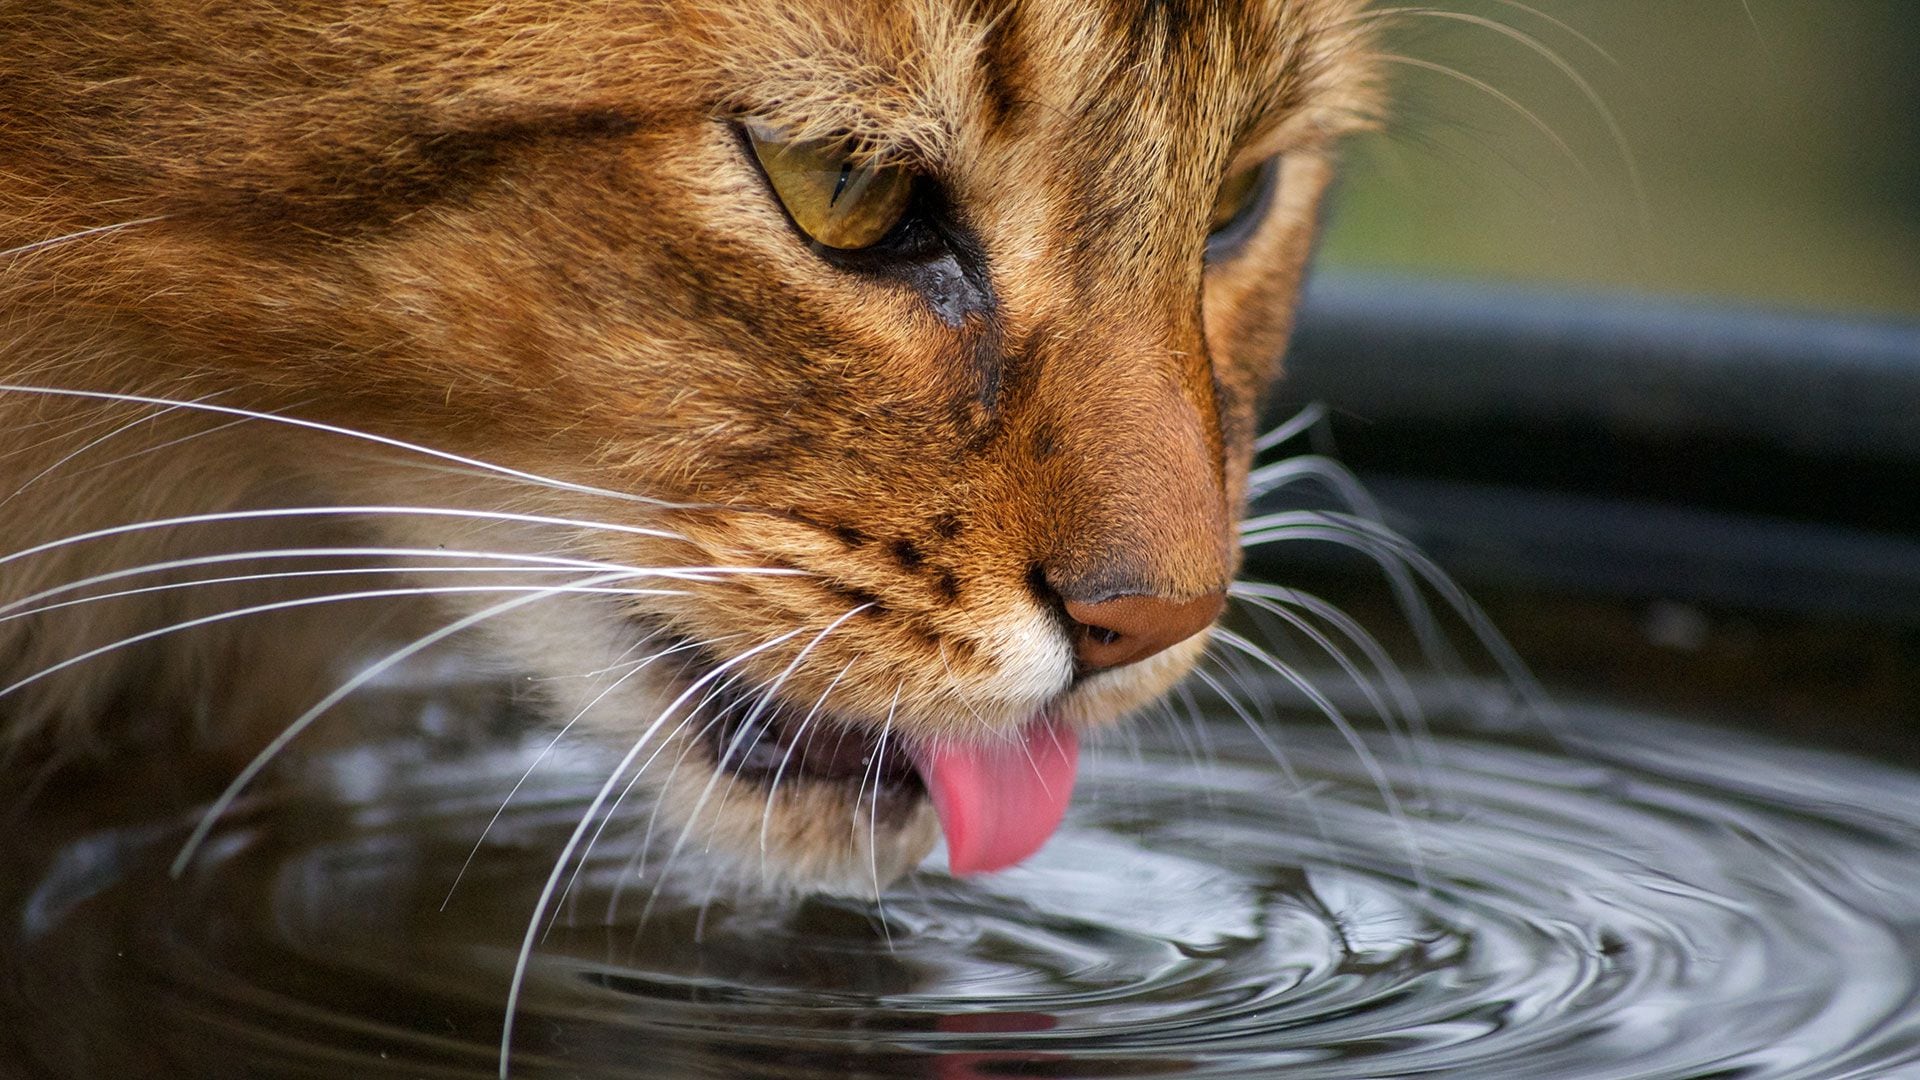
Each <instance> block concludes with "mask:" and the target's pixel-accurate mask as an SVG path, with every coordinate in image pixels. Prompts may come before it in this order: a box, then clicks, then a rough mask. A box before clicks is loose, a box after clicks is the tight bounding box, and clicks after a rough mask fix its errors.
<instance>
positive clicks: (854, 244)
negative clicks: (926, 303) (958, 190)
mask: <svg viewBox="0 0 1920 1080" xmlns="http://www.w3.org/2000/svg"><path fill="white" fill-rule="evenodd" d="M742 127H743V128H744V129H745V131H746V134H747V141H748V142H749V143H750V144H752V146H753V156H754V158H755V159H757V160H758V161H759V162H760V168H761V170H762V171H763V172H765V173H766V174H767V182H768V183H770V184H771V185H772V186H773V190H774V193H775V194H776V195H778V196H780V202H781V204H782V205H784V206H785V207H786V209H787V216H788V217H790V218H792V219H793V223H794V224H795V225H798V226H799V227H800V231H801V232H803V233H806V234H807V237H808V238H809V239H811V240H813V241H814V242H815V243H817V244H822V245H824V246H826V247H830V248H836V249H839V250H841V251H855V250H859V249H861V248H868V247H872V246H873V245H875V244H877V243H879V242H880V241H881V240H884V239H885V238H886V236H887V234H888V233H891V232H892V231H893V229H894V226H896V225H898V224H900V219H901V218H903V217H905V216H906V213H907V201H908V198H909V197H910V196H911V195H912V194H913V174H912V173H911V172H909V171H907V169H906V168H905V167H904V166H901V165H896V164H889V163H888V162H886V161H883V160H875V159H872V158H865V159H863V158H862V157H861V156H860V155H859V153H858V152H857V148H856V147H854V146H852V145H850V144H849V143H848V142H847V141H846V140H844V139H786V138H783V137H782V136H781V135H780V133H779V132H777V131H775V130H774V129H772V128H768V127H765V126H763V125H760V124H755V123H751V122H749V123H746V124H743V125H742Z"/></svg>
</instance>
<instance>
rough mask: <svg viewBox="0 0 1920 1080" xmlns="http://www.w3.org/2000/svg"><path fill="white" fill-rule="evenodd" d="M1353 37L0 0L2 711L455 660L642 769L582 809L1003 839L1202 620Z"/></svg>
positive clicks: (1144, 20) (409, 1)
mask: <svg viewBox="0 0 1920 1080" xmlns="http://www.w3.org/2000/svg"><path fill="white" fill-rule="evenodd" d="M1369 26H1370V18H1369V16H1368V15H1367V13H1366V12H1365V11H1364V10H1363V4H1362V2H1361V0H1212V2H1205V0H781V2H778V3H774V2H770V0H701V2H698V3H693V2H688V3H667V4H662V3H645V2H628V0H608V2H605V3H596V4H560V3H551V2H527V3H512V4H498V3H477V2H468V0H437V2H433V3H424V2H419V0H402V2H396V3H379V4H372V3H362V2H358V0H348V2H340V0H330V2H327V3H314V2H310V0H283V2H277V3H273V4H268V3H265V2H259V0H220V2H215V3H182V2H178V0H154V2H150V3H144V4H133V5H129V4H125V3H120V2H117V0H116V2H109V0H16V2H15V3H12V4H10V5H8V6H7V7H6V8H5V10H4V11H0V104H4V106H5V107H4V108H3V109H0V162H3V163H4V164H3V165H0V315H3V316H4V318H0V383H4V384H6V389H4V390H0V499H4V500H5V501H4V502H3V503H0V559H4V560H5V561H4V562H0V687H4V688H5V690H4V694H0V735H4V737H5V739H6V741H7V742H9V743H10V744H12V746H13V748H14V750H15V751H16V752H24V751H47V752H57V753H68V752H73V751H75V750H78V749H82V748H86V747H89V746H93V745H100V746H103V747H106V748H109V749H115V750H117V751H118V752H122V753H127V752H137V751H138V749H139V747H140V746H141V745H143V744H145V745H148V747H149V749H150V750H152V748H153V747H154V746H155V745H163V744H160V743H158V742H157V740H158V738H159V737H158V736H156V735H155V732H157V731H161V730H166V731H174V732H178V731H186V732H190V733H192V734H193V735H194V736H195V737H196V738H198V739H200V740H202V741H204V742H207V743H211V744H216V745H226V746H228V747H230V748H232V750H233V751H234V752H238V753H241V754H251V753H253V752H254V751H256V750H258V749H260V747H261V746H262V745H263V744H264V743H265V740H267V739H270V738H272V737H274V736H275V735H277V734H284V736H285V737H287V738H291V737H294V736H297V735H298V734H300V733H302V732H304V731H305V730H306V728H307V727H308V726H310V725H312V724H315V723H326V722H333V723H342V724H350V723H351V719H350V717H345V716H342V717H337V718H336V717H333V716H330V715H328V714H329V713H331V712H333V711H334V710H333V708H332V706H333V704H334V701H335V700H336V699H340V700H344V701H345V705H343V706H342V708H343V709H344V708H350V706H351V697H352V695H351V691H352V690H353V688H354V687H355V686H357V685H358V682H356V681H355V679H356V675H355V673H356V672H361V671H365V670H367V667H368V665H369V664H370V663H371V664H374V665H376V666H377V665H379V664H381V663H385V662H386V661H384V660H382V659H381V658H383V657H397V658H399V659H404V658H405V657H406V656H410V655H413V654H414V653H417V652H420V651H424V650H425V649H427V648H433V647H447V646H449V645H455V644H464V645H466V646H467V647H468V648H471V649H474V650H476V651H477V652H478V653H479V654H480V655H482V656H484V657H486V658H487V659H488V661H489V662H490V663H492V664H494V665H496V666H498V667H499V668H500V669H501V670H502V671H504V672H506V673H508V674H510V675H511V676H513V677H515V678H518V679H523V680H527V681H528V685H531V686H534V687H537V688H539V692H540V693H541V695H542V699H541V700H542V705H543V708H544V709H545V711H546V713H547V714H548V715H550V716H551V718H552V719H553V720H554V722H555V723H556V725H558V724H568V723H570V722H576V721H577V724H578V725H579V727H580V728H581V729H583V730H587V731H591V732H592V733H593V737H595V738H598V739H602V740H606V741H607V742H609V743H611V744H613V745H615V746H616V747H618V748H619V749H620V751H621V752H622V753H623V754H624V755H625V760H624V762H623V764H622V766H621V770H620V772H619V773H618V774H616V775H615V776H613V777H611V778H610V779H609V781H608V789H607V790H606V792H603V795H602V802H597V803H596V804H595V805H594V806H593V807H590V808H587V809H588V815H587V816H588V817H589V818H590V817H591V816H592V815H593V814H594V813H597V812H599V811H601V810H603V809H605V806H604V803H605V802H606V801H608V800H610V799H611V798H613V797H617V796H618V795H620V793H621V792H622V791H623V789H625V788H626V787H627V785H629V784H630V783H631V782H633V781H634V778H635V777H636V776H637V777H638V778H639V785H640V788H641V790H644V791H647V792H650V793H651V794H652V795H653V796H654V797H655V798H658V799H661V800H664V802H663V805H664V807H665V808H666V813H667V816H668V818H669V819H671V820H672V821H673V822H674V823H675V824H677V825H680V826H684V827H688V828H690V829H691V831H692V832H691V835H693V836H695V837H696V838H698V839H699V841H700V842H702V843H703V844H707V845H712V846H717V847H719V848H721V849H723V850H733V851H737V852H739V853H740V854H741V855H742V856H743V863H744V865H745V866H747V867H748V868H749V870H750V871H751V872H754V873H764V874H765V875H766V876H767V877H768V878H770V879H771V880H773V881H775V882H778V883H783V884H786V885H791V886H794V887H800V888H809V889H829V890H840V891H848V890H851V891H869V890H871V889H873V888H875V887H877V886H878V885H880V884H882V883H884V882H885V881H887V880H889V879H891V878H893V877H895V876H897V875H898V874H900V873H902V872H904V871H906V870H908V869H910V868H911V867H913V866H914V865H915V864H916V863H917V862H918V861H919V860H920V859H921V858H922V857H923V856H924V855H925V854H926V853H927V852H928V851H929V850H930V848H931V847H932V845H933V844H934V842H935V841H936V839H937V837H938V834H939V832H940V830H941V828H942V827H944V830H945V832H946V835H947V840H948V845H949V851H950V856H951V859H952V865H953V867H954V869H955V870H956V871H960V872H966V871H972V870H989V869H993V868H997V867H999V866H1004V865H1007V864H1010V863H1013V862H1016V861H1018V860H1019V859H1021V858H1024V857H1025V856H1026V855H1027V854H1029V853H1030V852H1031V851H1033V850H1034V849H1036V848H1037V847H1038V846H1039V845H1040V844H1041V843H1043V842H1044V841H1045V840H1046V838H1047V836H1048V835H1049V834H1050V833H1051V831H1052V830H1053V828H1054V826H1055V824H1057V822H1058V821H1059V818H1060V814H1061V813H1062V812H1063V810H1064V807H1065V804H1066V800H1067V796H1068V792H1069V791H1070V790H1071V787H1072V782H1073V776H1074V766H1075V747H1076V745H1077V742H1078V739H1079V736H1080V735H1081V734H1083V733H1087V732H1091V731H1094V730H1095V729H1099V728H1101V727H1104V726H1107V725H1111V724H1114V723H1117V722H1119V721H1120V720H1121V719H1122V718H1123V717H1125V716H1126V715H1127V714H1128V713H1129V712H1130V711H1132V710H1134V709H1136V708H1138V707H1139V706H1141V705H1142V704H1144V703H1147V702H1150V701H1152V700H1153V699H1155V698H1156V697H1157V696H1158V695H1160V694H1162V693H1163V692H1165V691H1166V690H1167V689H1168V688H1169V687H1170V686H1172V685H1173V684H1174V683H1175V682H1176V681H1177V680H1178V679H1180V678H1181V676H1182V675H1183V674H1184V673H1185V672H1186V671H1187V670H1188V668H1189V667H1190V666H1191V665H1192V664H1193V663H1194V662H1195V660H1196V658H1197V657H1198V656H1199V655H1200V653H1201V650H1202V649H1203V648H1204V647H1205V643H1206V639H1207V635H1206V630H1207V627H1208V626H1209V625H1210V624H1211V622H1212V621H1213V619H1214V618H1215V616H1216V615H1217V614H1218V613H1219V611H1220V609H1221V606H1222V604H1223V597H1224V591H1225V589H1226V586H1227V584H1228V581H1229V579H1230V578H1231V576H1232V575H1233V573H1234V571H1235V569H1236V566H1237V562H1238V542H1237V536H1236V524H1237V520H1238V517H1239V513H1240V508H1241V504H1242V501H1243V495H1244V488H1245V478H1246V474H1247V469H1248V466H1249V462H1250V459H1251V454H1252V450H1251V444H1252V439H1253V435H1254V423H1255V413H1256V405H1257V403H1258V399H1259V397H1260V395H1261V393H1262V391H1263V388H1264V387H1265V386H1266V385H1267V384H1268V383H1269V381H1270V380H1271V379H1273V378H1274V377H1275V374H1276V371H1277V368H1278V359H1279V356H1280V353H1281V351H1282V349H1283V346H1284V343H1285V341H1286V338H1287V335H1288V331H1289V325H1290V318H1291V311H1292V306H1293V304H1294V298H1295V294H1296V292H1297V289H1298V287H1299V284H1300V278H1301V274H1302V271H1303V267H1304V265H1305V263H1306V260H1307V256H1308V251H1309V248H1310V246H1311V241H1312V237H1313V232H1314V226H1315V216H1316V206H1317V204H1318V202H1319V200H1320V197H1321V194H1322V191H1323V189H1324V188H1325V186H1326V184H1327V182H1328V179H1329V175H1330V171H1331V154H1332V152H1333V148H1334V145H1335V143H1336V141H1337V140H1338V138H1339V137H1340V136H1341V135H1342V134H1343V133H1345V132H1348V131H1351V130H1353V129H1355V128H1358V127H1362V126H1366V125H1368V124H1369V123H1370V120H1371V117H1372V116H1373V114H1374V112H1375V104H1376V77H1375V72H1374V70H1373V66H1372V62H1371V60H1370V58H1369V54H1368V48H1367V35H1368V31H1369ZM243 578H244V579H247V580H237V579H243ZM108 593H112V594H116V595H114V596H112V597H110V598H108V597H105V595H104V594H108ZM89 598H92V599H89ZM83 600H84V601H85V602H75V601H83ZM369 657H371V658H373V659H372V660H369ZM361 681H364V679H361ZM289 724H292V725H294V726H293V727H291V728H289V727H288V725H289ZM166 745H170V744H166ZM129 747H131V748H132V749H129ZM153 752H162V751H153ZM248 775H251V774H250V773H249V774H248ZM503 788H504V783H503ZM850 821H851V822H856V823H859V825H860V826H862V827H856V828H849V822H850ZM583 825H584V821H583ZM748 855H750V856H751V857H750V858H745V856H748Z"/></svg>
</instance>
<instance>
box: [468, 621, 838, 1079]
mask: <svg viewBox="0 0 1920 1080" xmlns="http://www.w3.org/2000/svg"><path fill="white" fill-rule="evenodd" d="M799 633H800V631H798V630H789V631H788V632H786V633H785V634H782V635H780V636H779V637H777V638H774V639H773V640H771V641H768V642H765V643H763V644H760V645H756V646H754V647H753V648H751V649H748V650H747V651H745V652H743V653H741V654H740V655H738V656H735V657H733V658H732V659H730V660H725V661H722V662H721V663H720V664H718V665H716V666H715V667H714V668H713V670H711V671H709V672H707V673H706V674H705V675H702V676H701V677H700V678H699V679H697V680H695V681H694V683H693V684H692V685H691V686H689V687H687V688H686V689H685V690H683V691H681V692H680V696H678V697H676V698H674V699H673V701H672V702H671V703H669V704H668V705H667V707H666V708H665V709H664V710H662V711H661V713H660V715H659V716H658V717H657V718H655V719H654V720H653V721H652V722H651V723H649V724H648V725H647V728H646V730H644V731H642V732H641V733H640V737H639V738H638V739H636V740H635V741H634V743H633V745H632V747H630V748H629V749H628V750H627V752H626V755H625V756H624V757H622V758H621V759H620V762H619V764H618V765H616V766H615V767H614V770H613V773H612V774H611V775H610V776H608V777H607V782H606V783H604V784H602V785H601V786H600V790H599V791H598V792H597V793H595V795H594V797H593V801H592V802H591V803H590V804H589V805H588V806H587V810H586V812H585V813H584V814H582V815H581V817H580V824H579V825H577V826H575V827H574V830H573V833H572V835H571V836H569V837H568V838H567V842H566V845H565V846H564V847H563V848H562V849H561V851H560V856H559V858H557V859H555V860H554V864H553V870H552V872H551V873H549V874H548V875H547V880H546V883H545V884H544V885H543V886H542V887H541V889H540V897H539V899H538V900H537V901H536V902H535V903H534V908H533V915H532V917H531V918H529V919H528V920H527V932H526V936H525V937H524V938H523V939H522V940H521V943H520V952H519V956H518V957H517V958H516V959H515V961H514V965H513V977H512V979H511V980H510V981H509V983H508V986H507V1004H506V1014H505V1017H504V1019H503V1020H502V1022H501V1030H500V1074H499V1075H500V1080H507V1073H508V1066H509V1063H510V1061H511V1060H512V1055H513V1021H514V1014H515V1013H516V1011H517V1010H518V1009H519V1005H520V993H521V990H522V989H523V988H524V987H525V985H526V979H527V964H528V962H529V961H530V960H531V959H532V957H533V946H534V942H535V940H536V939H537V937H538V935H539V931H540V922H541V919H542V917H543V916H545V915H546V913H547V908H548V905H550V904H551V903H552V902H553V896H554V891H555V890H556V889H558V888H559V887H560V878H561V876H562V875H563V874H564V873H565V872H566V867H567V864H568V863H569V862H571V861H572V860H573V853H574V851H575V850H577V849H578V848H579V846H580V842H581V840H582V839H584V838H585V836H586V833H587V828H588V826H589V825H590V824H592V822H593V819H594V818H595V817H597V816H599V813H600V808H601V807H602V806H603V805H605V804H606V801H607V797H608V796H609V795H611V794H612V793H613V788H614V785H615V784H617V783H618V782H619V780H620V777H621V776H623V775H625V774H626V771H627V769H628V768H629V767H630V766H631V765H632V764H633V761H634V759H635V758H637V757H639V756H640V751H641V750H642V749H643V748H644V747H645V746H646V744H647V742H648V740H650V739H652V738H653V736H654V734H655V733H656V732H658V731H659V729H660V728H661V726H662V725H664V724H665V723H666V722H667V719H668V718H669V717H671V716H672V715H673V714H674V712H675V711H677V710H678V709H679V708H680V706H682V705H684V704H686V702H687V699H688V698H690V697H692V696H693V695H694V694H695V693H697V692H698V691H699V689H700V688H701V687H702V686H704V685H705V684H707V683H708V682H711V681H712V680H714V679H716V678H718V677H719V676H720V675H721V674H723V673H724V672H726V671H727V670H728V669H730V668H732V667H734V666H736V665H738V664H742V663H745V662H746V661H747V660H749V659H751V658H753V657H754V656H756V655H758V654H760V653H762V652H765V651H766V650H768V649H771V648H774V647H775V646H777V645H779V644H781V643H782V642H785V641H787V640H788V639H790V638H793V637H795V636H797V635H798V634H799Z"/></svg>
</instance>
